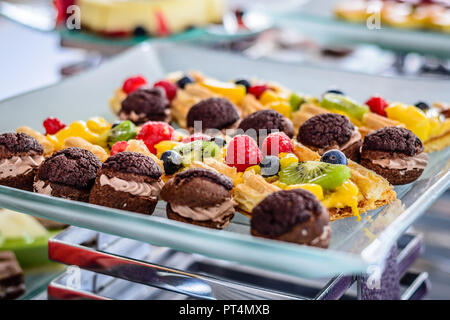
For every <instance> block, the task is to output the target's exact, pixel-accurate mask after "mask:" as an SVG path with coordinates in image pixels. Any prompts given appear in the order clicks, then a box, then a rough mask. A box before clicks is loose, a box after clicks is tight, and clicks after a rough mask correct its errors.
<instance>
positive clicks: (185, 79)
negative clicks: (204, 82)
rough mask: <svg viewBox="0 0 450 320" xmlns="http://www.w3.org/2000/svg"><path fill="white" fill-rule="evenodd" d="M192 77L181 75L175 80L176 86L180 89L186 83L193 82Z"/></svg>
mask: <svg viewBox="0 0 450 320" xmlns="http://www.w3.org/2000/svg"><path fill="white" fill-rule="evenodd" d="M193 82H194V79H192V78H191V77H190V76H183V77H182V78H181V79H180V80H178V81H177V86H178V87H179V88H181V89H184V87H185V86H186V85H187V84H188V83H193Z"/></svg>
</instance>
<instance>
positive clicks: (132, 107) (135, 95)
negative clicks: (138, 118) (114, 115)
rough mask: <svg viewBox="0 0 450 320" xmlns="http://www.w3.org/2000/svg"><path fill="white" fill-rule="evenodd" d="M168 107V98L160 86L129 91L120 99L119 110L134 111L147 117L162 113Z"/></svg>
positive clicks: (128, 112)
mask: <svg viewBox="0 0 450 320" xmlns="http://www.w3.org/2000/svg"><path fill="white" fill-rule="evenodd" d="M168 107H169V100H168V99H167V97H166V93H165V91H164V90H163V89H162V88H160V87H154V88H147V87H145V88H140V89H138V90H136V91H134V92H132V93H130V94H129V95H128V96H127V97H126V98H125V100H123V101H122V109H121V110H120V112H124V113H126V114H130V113H131V112H132V111H134V112H135V113H136V114H137V115H141V114H145V115H146V116H148V117H151V116H154V115H164V114H165V110H166V108H168Z"/></svg>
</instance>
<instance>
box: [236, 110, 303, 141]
mask: <svg viewBox="0 0 450 320" xmlns="http://www.w3.org/2000/svg"><path fill="white" fill-rule="evenodd" d="M239 129H242V130H244V132H245V131H247V130H249V129H254V130H255V131H256V134H257V135H258V137H259V130H267V134H270V133H271V131H281V132H284V133H285V134H286V135H287V136H288V137H289V138H292V137H293V136H294V127H293V125H292V122H291V120H289V119H288V118H286V117H284V116H283V115H282V114H281V113H279V112H277V111H275V110H272V109H266V110H261V111H256V112H253V113H252V114H249V115H248V116H247V117H245V118H244V119H243V120H242V122H241V123H240V124H239Z"/></svg>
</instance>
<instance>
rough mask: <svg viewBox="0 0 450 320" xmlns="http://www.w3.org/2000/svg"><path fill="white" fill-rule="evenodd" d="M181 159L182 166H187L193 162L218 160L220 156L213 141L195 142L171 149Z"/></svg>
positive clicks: (220, 153)
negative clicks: (210, 159)
mask: <svg viewBox="0 0 450 320" xmlns="http://www.w3.org/2000/svg"><path fill="white" fill-rule="evenodd" d="M172 150H173V151H176V152H178V153H179V154H180V155H181V156H182V157H183V160H182V164H183V165H184V166H187V165H189V164H190V163H192V162H193V161H203V159H204V158H219V157H221V155H222V151H221V149H220V147H219V146H218V145H217V144H216V143H215V142H213V141H203V140H196V141H192V142H189V143H186V144H183V145H180V146H177V147H175V148H173V149H172Z"/></svg>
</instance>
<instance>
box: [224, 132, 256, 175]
mask: <svg viewBox="0 0 450 320" xmlns="http://www.w3.org/2000/svg"><path fill="white" fill-rule="evenodd" d="M261 158H262V153H261V150H259V147H258V144H257V143H256V141H255V140H253V139H252V138H251V137H250V136H246V135H237V136H235V137H234V138H233V139H231V141H230V143H229V144H228V148H227V155H226V157H225V162H226V164H227V165H229V166H231V167H236V169H237V171H239V172H243V171H245V169H247V168H248V167H251V166H254V165H257V164H258V163H259V162H260V161H261Z"/></svg>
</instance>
